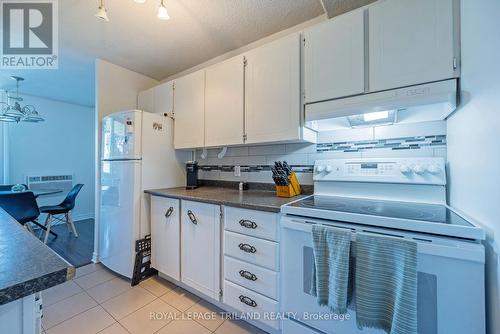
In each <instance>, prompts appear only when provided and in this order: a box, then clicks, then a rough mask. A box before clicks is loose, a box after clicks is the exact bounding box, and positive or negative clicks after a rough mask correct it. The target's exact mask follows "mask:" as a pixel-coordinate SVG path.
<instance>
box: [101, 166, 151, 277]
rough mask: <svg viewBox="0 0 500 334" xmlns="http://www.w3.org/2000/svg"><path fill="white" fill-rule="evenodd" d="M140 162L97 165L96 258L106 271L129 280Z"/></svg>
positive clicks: (136, 223) (136, 235)
mask: <svg viewBox="0 0 500 334" xmlns="http://www.w3.org/2000/svg"><path fill="white" fill-rule="evenodd" d="M140 177H141V162H140V161H135V160H128V161H103V162H102V163H101V206H100V222H99V232H100V233H99V259H100V260H101V262H102V263H103V264H104V265H105V266H106V267H108V268H109V269H111V270H113V271H115V272H117V273H119V274H120V275H123V276H126V277H129V278H131V277H132V273H133V265H134V256H135V240H137V239H139V229H140V200H141V198H140Z"/></svg>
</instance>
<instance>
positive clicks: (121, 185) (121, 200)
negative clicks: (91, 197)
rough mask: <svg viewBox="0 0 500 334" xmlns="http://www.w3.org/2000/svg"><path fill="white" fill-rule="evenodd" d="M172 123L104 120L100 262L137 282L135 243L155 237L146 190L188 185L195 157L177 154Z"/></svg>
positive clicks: (144, 115) (141, 115)
mask: <svg viewBox="0 0 500 334" xmlns="http://www.w3.org/2000/svg"><path fill="white" fill-rule="evenodd" d="M173 131H174V126H173V121H172V120H171V119H170V118H168V117H165V116H163V115H159V114H152V113H148V112H144V111H141V110H130V111H123V112H117V113H113V114H111V115H109V116H107V117H105V118H103V120H102V138H101V140H102V152H101V156H102V159H101V194H100V219H99V245H98V249H99V260H100V261H101V262H102V264H103V265H105V266H106V267H107V268H109V269H111V270H112V271H114V272H116V273H118V274H120V275H123V276H125V277H129V278H131V277H132V274H133V268H134V258H135V241H136V240H138V239H141V238H143V237H144V236H145V235H147V234H149V233H150V230H151V229H150V201H149V196H148V195H146V194H144V190H146V189H156V188H169V187H178V186H184V185H185V184H186V175H185V162H186V161H187V160H190V158H191V152H189V151H175V150H174V146H173V138H174V137H173Z"/></svg>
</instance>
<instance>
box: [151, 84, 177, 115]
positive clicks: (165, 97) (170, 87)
mask: <svg viewBox="0 0 500 334" xmlns="http://www.w3.org/2000/svg"><path fill="white" fill-rule="evenodd" d="M154 104H155V112H156V113H162V114H164V113H168V114H170V115H171V114H172V113H173V112H174V82H173V81H169V82H165V83H162V84H160V85H158V86H156V87H155V93H154Z"/></svg>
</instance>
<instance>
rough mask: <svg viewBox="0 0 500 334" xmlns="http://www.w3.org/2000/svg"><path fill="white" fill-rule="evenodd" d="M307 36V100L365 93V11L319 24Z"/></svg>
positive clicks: (305, 35)
mask: <svg viewBox="0 0 500 334" xmlns="http://www.w3.org/2000/svg"><path fill="white" fill-rule="evenodd" d="M304 38H305V45H304V61H305V69H304V75H305V102H306V103H311V102H317V101H322V100H329V99H335V98H339V97H344V96H349V95H357V94H362V93H364V91H365V41H364V11H363V10H356V11H354V12H351V13H348V14H344V15H341V16H338V17H336V18H333V19H331V20H328V21H327V22H324V23H321V24H318V25H316V26H314V27H312V28H310V29H308V30H306V31H305V32H304Z"/></svg>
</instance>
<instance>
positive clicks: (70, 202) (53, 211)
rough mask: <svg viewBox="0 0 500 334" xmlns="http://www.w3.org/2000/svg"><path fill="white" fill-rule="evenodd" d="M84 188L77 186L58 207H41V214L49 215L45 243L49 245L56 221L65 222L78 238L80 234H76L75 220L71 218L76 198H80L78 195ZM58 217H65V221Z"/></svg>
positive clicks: (46, 222) (46, 223) (81, 185)
mask: <svg viewBox="0 0 500 334" xmlns="http://www.w3.org/2000/svg"><path fill="white" fill-rule="evenodd" d="M82 187H83V184H77V185H75V186H74V187H73V189H71V190H70V192H69V193H68V195H67V196H66V198H65V199H64V200H63V201H62V202H61V203H59V204H57V205H47V206H41V207H40V212H42V213H46V214H47V218H46V219H45V228H46V229H47V230H46V232H45V238H44V240H43V242H44V243H47V240H48V239H49V233H50V232H51V231H50V229H51V227H52V222H53V221H54V220H56V221H62V222H65V223H66V226H68V230H69V232H70V233H73V235H74V236H75V238H78V233H77V232H76V227H75V224H74V223H73V218H72V217H71V211H72V210H73V208H74V207H75V201H76V196H78V193H79V192H80V190H82ZM58 215H64V220H63V219H61V218H58V217H57V216H58Z"/></svg>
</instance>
